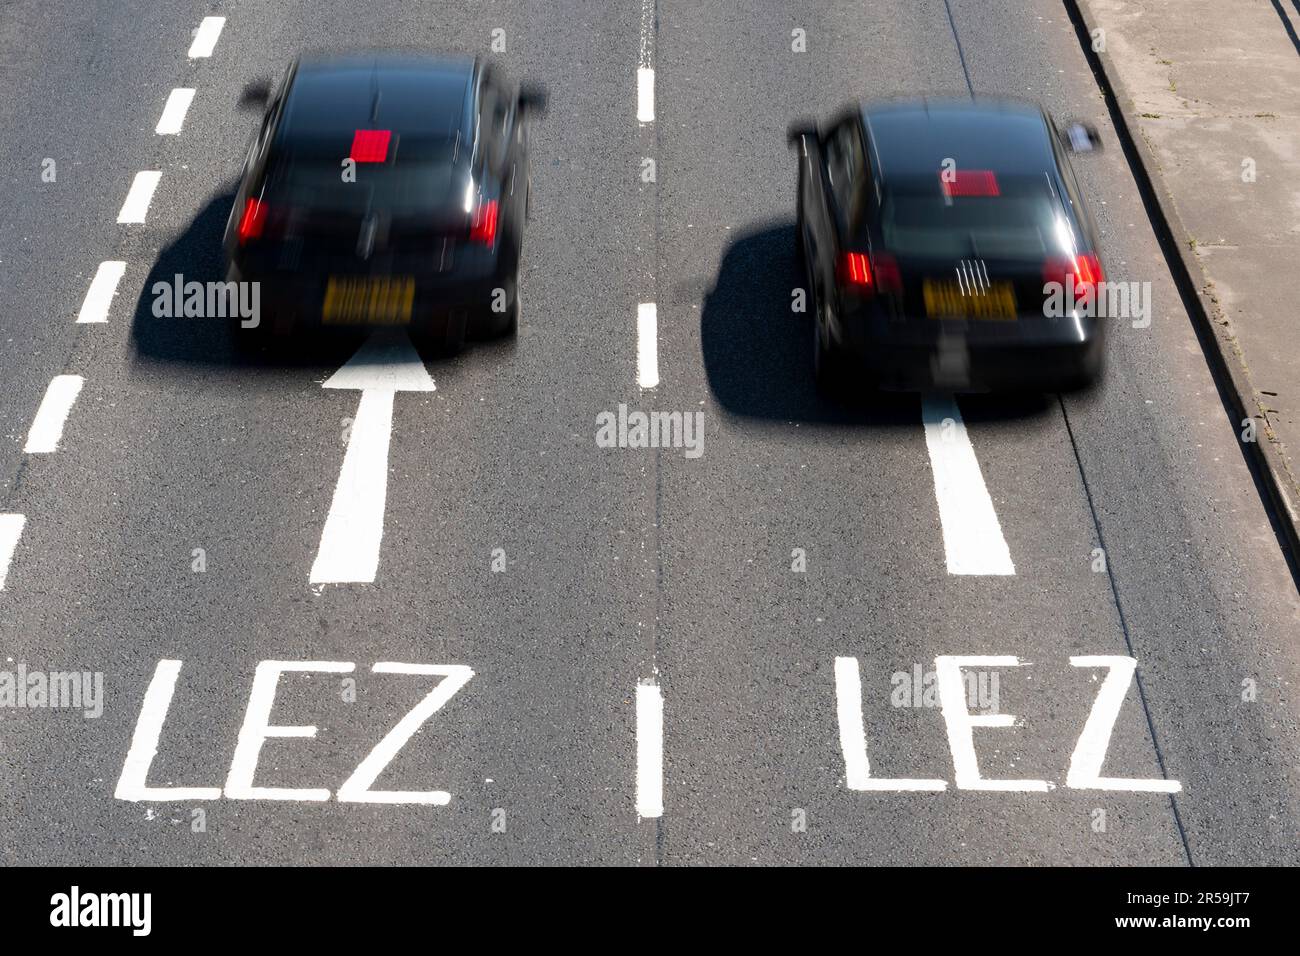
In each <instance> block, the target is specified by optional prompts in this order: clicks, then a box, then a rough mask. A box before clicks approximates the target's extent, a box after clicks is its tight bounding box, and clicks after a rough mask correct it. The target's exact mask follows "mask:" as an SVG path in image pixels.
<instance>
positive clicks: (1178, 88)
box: [1077, 0, 1300, 543]
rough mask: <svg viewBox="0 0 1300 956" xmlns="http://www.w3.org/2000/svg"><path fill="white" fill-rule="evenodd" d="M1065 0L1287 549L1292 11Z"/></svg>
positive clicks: (1297, 32) (1299, 163) (1298, 20)
mask: <svg viewBox="0 0 1300 956" xmlns="http://www.w3.org/2000/svg"><path fill="white" fill-rule="evenodd" d="M1077 2H1078V6H1079V9H1080V12H1081V13H1082V16H1083V20H1084V22H1085V25H1086V27H1087V29H1088V32H1089V33H1090V34H1091V35H1092V37H1093V45H1094V50H1096V52H1097V53H1098V54H1099V57H1100V59H1101V62H1102V64H1103V68H1104V70H1105V71H1106V73H1107V75H1108V78H1109V80H1110V82H1111V84H1112V86H1113V87H1115V93H1116V97H1117V100H1118V106H1119V108H1120V110H1121V111H1122V113H1123V115H1124V117H1125V120H1126V122H1127V124H1128V126H1129V129H1130V132H1131V133H1132V134H1134V136H1135V137H1136V138H1137V139H1138V140H1140V142H1138V143H1137V144H1136V145H1137V148H1138V152H1139V154H1141V155H1142V159H1143V163H1144V165H1146V166H1147V171H1148V173H1149V174H1150V175H1151V176H1152V179H1153V186H1154V189H1155V193H1156V198H1157V200H1158V201H1159V203H1160V205H1161V207H1162V209H1163V210H1164V211H1165V214H1166V218H1167V219H1168V220H1169V224H1170V231H1171V233H1172V234H1173V237H1174V239H1175V241H1176V243H1177V246H1178V249H1179V254H1180V257H1181V258H1182V259H1183V261H1184V262H1185V263H1186V265H1187V267H1188V271H1189V273H1190V275H1191V277H1192V280H1193V282H1194V284H1195V286H1196V289H1197V294H1198V297H1199V300H1200V303H1201V305H1202V307H1203V309H1204V312H1205V319H1206V326H1207V328H1206V331H1207V332H1209V333H1210V334H1209V336H1208V338H1209V339H1210V340H1211V341H1212V342H1213V343H1214V344H1215V345H1216V346H1217V348H1218V349H1219V350H1220V352H1221V354H1222V356H1223V360H1224V368H1225V371H1226V372H1227V379H1228V384H1229V386H1230V388H1231V390H1232V391H1234V392H1235V393H1236V395H1235V396H1234V397H1235V398H1236V400H1237V402H1239V404H1240V407H1241V410H1242V412H1243V419H1244V418H1245V417H1249V418H1250V419H1252V421H1253V422H1254V428H1253V429H1252V428H1251V426H1250V425H1247V424H1246V423H1245V421H1244V420H1243V427H1242V440H1243V442H1250V441H1252V440H1253V441H1255V442H1256V444H1257V450H1258V452H1259V454H1260V459H1261V464H1262V466H1263V471H1264V478H1265V481H1266V483H1268V484H1271V485H1273V487H1272V488H1270V490H1271V491H1272V492H1273V494H1274V497H1275V499H1276V500H1277V503H1278V504H1279V506H1280V507H1279V511H1280V512H1282V514H1283V517H1284V519H1286V520H1288V521H1289V524H1290V527H1289V528H1287V529H1285V530H1286V532H1287V533H1288V534H1289V536H1290V537H1291V540H1292V542H1293V543H1294V542H1295V541H1296V540H1297V535H1296V529H1297V527H1300V348H1297V346H1296V341H1295V331H1294V326H1295V311H1296V306H1295V256H1296V250H1297V248H1300V3H1296V0H1249V2H1239V3H1234V4H1232V5H1231V12H1230V14H1229V12H1228V8H1227V7H1225V5H1224V4H1223V3H1221V2H1218V0H1077ZM1255 450H1256V449H1255V448H1250V447H1248V448H1247V451H1248V452H1253V451H1255Z"/></svg>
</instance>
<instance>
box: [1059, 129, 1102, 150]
mask: <svg viewBox="0 0 1300 956" xmlns="http://www.w3.org/2000/svg"><path fill="white" fill-rule="evenodd" d="M1061 139H1062V140H1063V141H1064V142H1065V145H1066V148H1067V149H1069V150H1070V152H1072V153H1095V152H1098V151H1100V150H1101V134H1100V133H1098V132H1097V127H1095V126H1093V125H1092V124H1091V123H1071V124H1070V125H1069V126H1067V127H1066V128H1065V129H1064V130H1063V131H1062V133H1061Z"/></svg>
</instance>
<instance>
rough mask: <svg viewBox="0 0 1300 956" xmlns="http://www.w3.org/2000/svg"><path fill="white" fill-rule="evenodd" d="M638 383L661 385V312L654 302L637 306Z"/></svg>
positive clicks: (642, 385)
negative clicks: (659, 312)
mask: <svg viewBox="0 0 1300 956" xmlns="http://www.w3.org/2000/svg"><path fill="white" fill-rule="evenodd" d="M636 383H637V384H638V385H640V386H641V387H642V388H655V387H657V386H658V385H659V314H658V310H657V309H656V308H655V304H654V303H653V302H642V303H641V304H640V305H638V306H637V307H636Z"/></svg>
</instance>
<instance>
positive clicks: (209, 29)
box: [190, 17, 226, 60]
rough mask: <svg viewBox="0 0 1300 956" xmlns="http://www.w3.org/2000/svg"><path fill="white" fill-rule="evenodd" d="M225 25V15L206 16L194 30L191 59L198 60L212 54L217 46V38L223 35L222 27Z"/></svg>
mask: <svg viewBox="0 0 1300 956" xmlns="http://www.w3.org/2000/svg"><path fill="white" fill-rule="evenodd" d="M225 25H226V18H225V17H204V18H203V22H202V23H200V24H199V28H198V29H197V30H195V31H194V42H193V43H191V44H190V59H191V60H197V59H199V58H201V57H205V56H212V51H213V50H214V49H216V46H217V38H218V37H219V36H221V28H222V27H224V26H225Z"/></svg>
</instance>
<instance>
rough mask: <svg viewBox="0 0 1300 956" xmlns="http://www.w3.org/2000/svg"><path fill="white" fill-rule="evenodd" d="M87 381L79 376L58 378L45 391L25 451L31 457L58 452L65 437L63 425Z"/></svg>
mask: <svg viewBox="0 0 1300 956" xmlns="http://www.w3.org/2000/svg"><path fill="white" fill-rule="evenodd" d="M85 382H86V380H85V379H84V378H82V377H81V376H80V375H56V376H54V380H53V381H51V382H50V386H49V388H47V389H46V390H45V397H44V398H43V399H41V405H40V408H38V409H37V410H36V417H35V418H34V419H33V420H32V429H31V431H29V432H28V433H27V444H26V445H24V446H23V451H24V452H26V453H27V454H29V455H48V454H51V453H53V452H54V451H56V450H58V447H59V440H60V439H61V438H62V437H63V423H64V422H66V421H67V420H68V414H69V413H70V412H71V411H72V406H73V403H75V402H76V400H77V396H78V395H80V394H81V386H82V385H84V384H85Z"/></svg>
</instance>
